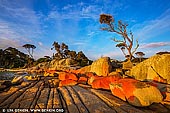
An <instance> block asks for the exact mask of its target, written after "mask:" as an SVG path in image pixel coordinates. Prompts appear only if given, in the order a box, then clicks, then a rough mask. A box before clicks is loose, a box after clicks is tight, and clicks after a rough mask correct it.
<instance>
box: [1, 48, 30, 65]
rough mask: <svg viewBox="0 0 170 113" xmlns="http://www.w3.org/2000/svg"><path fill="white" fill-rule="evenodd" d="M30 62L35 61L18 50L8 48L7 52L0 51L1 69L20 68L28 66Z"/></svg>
mask: <svg viewBox="0 0 170 113" xmlns="http://www.w3.org/2000/svg"><path fill="white" fill-rule="evenodd" d="M28 60H33V59H32V58H30V57H29V55H27V54H24V53H22V52H20V51H18V50H17V49H16V48H13V47H8V48H6V49H5V50H2V49H0V67H1V68H19V67H23V66H26V64H27V63H28Z"/></svg>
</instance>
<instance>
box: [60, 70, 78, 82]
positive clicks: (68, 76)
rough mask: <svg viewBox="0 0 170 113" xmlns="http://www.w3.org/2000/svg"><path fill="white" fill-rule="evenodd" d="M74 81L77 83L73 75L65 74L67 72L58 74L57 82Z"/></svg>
mask: <svg viewBox="0 0 170 113" xmlns="http://www.w3.org/2000/svg"><path fill="white" fill-rule="evenodd" d="M68 79H69V80H75V81H77V80H78V78H77V76H76V75H75V74H73V73H67V72H60V73H59V80H68Z"/></svg>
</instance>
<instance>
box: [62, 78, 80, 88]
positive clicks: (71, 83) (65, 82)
mask: <svg viewBox="0 0 170 113" xmlns="http://www.w3.org/2000/svg"><path fill="white" fill-rule="evenodd" d="M76 84H77V82H76V81H74V80H69V79H67V80H63V81H60V82H59V87H61V86H73V85H76Z"/></svg>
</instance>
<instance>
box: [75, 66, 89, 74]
mask: <svg viewBox="0 0 170 113" xmlns="http://www.w3.org/2000/svg"><path fill="white" fill-rule="evenodd" d="M90 71H91V65H89V66H85V67H82V68H80V69H78V70H77V73H81V74H84V73H86V72H90Z"/></svg>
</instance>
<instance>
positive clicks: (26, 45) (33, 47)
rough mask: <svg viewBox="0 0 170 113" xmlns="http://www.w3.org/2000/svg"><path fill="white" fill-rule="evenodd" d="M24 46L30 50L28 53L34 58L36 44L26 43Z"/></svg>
mask: <svg viewBox="0 0 170 113" xmlns="http://www.w3.org/2000/svg"><path fill="white" fill-rule="evenodd" d="M22 47H24V48H25V49H26V50H27V51H28V54H29V55H30V57H31V58H33V50H34V49H35V48H36V46H35V45H32V44H25V45H23V46H22ZM31 49H32V52H31Z"/></svg>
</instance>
